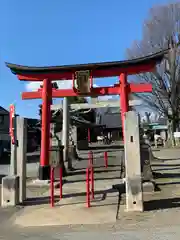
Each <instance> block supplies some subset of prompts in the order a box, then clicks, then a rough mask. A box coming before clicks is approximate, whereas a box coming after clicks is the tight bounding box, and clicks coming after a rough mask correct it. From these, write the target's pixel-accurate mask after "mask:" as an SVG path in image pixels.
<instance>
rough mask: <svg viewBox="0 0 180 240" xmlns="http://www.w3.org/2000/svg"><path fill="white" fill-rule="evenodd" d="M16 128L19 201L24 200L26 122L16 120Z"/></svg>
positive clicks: (19, 118)
mask: <svg viewBox="0 0 180 240" xmlns="http://www.w3.org/2000/svg"><path fill="white" fill-rule="evenodd" d="M16 128H17V140H18V146H17V175H18V176H19V201H20V203H23V202H24V200H25V199H26V163H27V160H26V153H27V120H26V119H25V118H22V117H17V119H16Z"/></svg>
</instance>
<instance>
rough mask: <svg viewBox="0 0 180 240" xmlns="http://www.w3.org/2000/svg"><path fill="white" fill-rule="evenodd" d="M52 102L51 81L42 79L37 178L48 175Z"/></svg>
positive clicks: (44, 177)
mask: <svg viewBox="0 0 180 240" xmlns="http://www.w3.org/2000/svg"><path fill="white" fill-rule="evenodd" d="M51 104H52V83H51V81H50V80H49V79H47V78H46V79H44V80H43V86H42V118H41V121H42V122H41V153H40V166H39V179H42V180H43V179H46V176H49V171H50V169H49V149H50V121H51Z"/></svg>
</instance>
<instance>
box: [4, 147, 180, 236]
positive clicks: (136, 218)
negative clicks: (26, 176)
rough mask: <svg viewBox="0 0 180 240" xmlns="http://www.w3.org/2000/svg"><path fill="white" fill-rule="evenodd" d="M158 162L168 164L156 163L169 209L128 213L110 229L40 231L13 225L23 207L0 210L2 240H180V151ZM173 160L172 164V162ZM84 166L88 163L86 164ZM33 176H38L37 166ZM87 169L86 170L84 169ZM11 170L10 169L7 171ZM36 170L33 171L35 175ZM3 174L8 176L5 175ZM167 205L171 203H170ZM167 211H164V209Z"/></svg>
mask: <svg viewBox="0 0 180 240" xmlns="http://www.w3.org/2000/svg"><path fill="white" fill-rule="evenodd" d="M155 154H156V156H157V157H158V158H162V159H165V161H164V162H161V163H156V164H154V165H157V166H155V167H157V168H158V169H159V170H158V171H160V172H162V173H165V174H166V177H164V179H163V181H162V179H160V180H159V183H160V184H161V187H162V188H163V189H164V191H162V194H160V195H157V196H158V198H159V199H166V200H168V205H164V200H162V201H161V204H160V207H161V209H156V210H153V211H149V212H144V213H142V214H134V215H129V214H127V213H124V214H122V215H120V219H119V220H118V221H117V222H116V224H113V225H110V224H109V225H108V224H103V225H86V226H84V225H78V226H75V225H74V226H60V227H49V226H48V227H36V228H34V227H33V228H19V227H15V226H13V225H12V222H13V220H14V218H15V217H16V216H17V214H20V213H21V207H19V208H10V209H2V208H1V209H0V223H1V224H0V239H3V240H6V239H7V240H11V239H13V240H21V239H28V240H37V239H38V240H41V239H43V240H46V239H47V240H51V239H52V240H53V239H62V240H63V239H66V240H68V239H70V240H71V239H73V240H76V239H77V240H80V239H82V240H83V239H87V240H88V239H93V238H94V240H100V239H103V240H106V239H108V240H111V239H113V240H116V239H118V240H119V239H121V240H132V239H134V240H141V239H143V240H144V239H147V240H161V239H162V240H166V239H167V240H177V239H180V237H179V236H180V228H179V225H180V217H179V216H180V190H179V184H180V177H179V175H180V159H179V156H180V150H179V149H176V150H167V149H166V150H161V151H156V152H155ZM170 159H172V160H170ZM82 164H84V163H82ZM29 166H31V167H30V168H29V169H30V171H29V172H30V173H32V174H34V171H33V169H34V166H35V165H29ZM83 167H84V166H83ZM6 169H7V167H6ZM31 170H32V171H31ZM0 173H3V174H4V172H3V171H2V168H1V171H0ZM166 202H167V201H166ZM162 208H164V209H162ZM15 213H16V214H15Z"/></svg>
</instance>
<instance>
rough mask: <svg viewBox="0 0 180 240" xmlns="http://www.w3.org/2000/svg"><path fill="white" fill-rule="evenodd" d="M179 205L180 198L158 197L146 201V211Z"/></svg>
mask: <svg viewBox="0 0 180 240" xmlns="http://www.w3.org/2000/svg"><path fill="white" fill-rule="evenodd" d="M178 207H180V198H168V199H158V200H150V201H147V202H144V210H145V211H153V210H160V209H169V208H178Z"/></svg>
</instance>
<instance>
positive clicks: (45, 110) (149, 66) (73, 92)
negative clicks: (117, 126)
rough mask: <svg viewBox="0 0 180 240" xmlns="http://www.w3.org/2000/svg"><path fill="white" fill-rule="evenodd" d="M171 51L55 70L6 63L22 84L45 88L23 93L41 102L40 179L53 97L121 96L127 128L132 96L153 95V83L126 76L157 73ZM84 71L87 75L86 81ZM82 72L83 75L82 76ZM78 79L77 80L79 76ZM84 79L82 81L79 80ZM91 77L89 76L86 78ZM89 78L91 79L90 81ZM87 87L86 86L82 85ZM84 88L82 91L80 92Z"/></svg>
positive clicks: (44, 170)
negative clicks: (104, 81) (103, 82)
mask: <svg viewBox="0 0 180 240" xmlns="http://www.w3.org/2000/svg"><path fill="white" fill-rule="evenodd" d="M168 51H169V50H165V51H161V52H158V53H156V54H152V55H149V56H146V57H142V58H137V59H133V60H128V61H117V62H104V63H90V64H79V65H68V66H56V67H27V66H20V65H16V64H11V63H6V66H7V67H8V68H10V69H11V72H12V73H13V74H15V75H17V77H18V79H19V80H21V81H43V88H42V89H39V90H38V91H36V92H24V93H22V98H23V99H42V132H41V134H42V136H41V160H40V167H41V168H42V169H40V170H42V171H40V176H39V177H40V179H46V177H47V176H49V169H48V166H49V136H50V119H51V110H50V107H51V104H52V98H57V97H60V98H62V97H68V96H82V95H83V94H82V93H86V94H85V96H103V95H120V96H121V98H120V104H121V116H122V127H124V113H126V112H127V111H128V108H129V98H128V95H129V94H130V93H135V92H151V91H152V86H151V85H150V84H133V83H128V81H127V76H128V75H132V74H139V73H144V72H151V71H153V70H154V68H155V66H156V64H157V63H160V62H161V61H162V59H163V58H164V55H165V54H166V53H168ZM82 71H84V72H88V74H87V75H86V78H84V76H83V75H81V74H82ZM80 72H81V74H80ZM75 76H76V80H77V83H78V84H79V85H78V86H82V85H83V84H81V83H84V79H86V82H88V81H89V82H90V84H89V86H88V88H87V89H88V91H87V92H84V89H85V88H81V87H78V88H76V87H75ZM77 76H78V77H77ZM79 76H81V78H79ZM87 76H88V77H87ZM114 76H119V77H120V79H119V83H118V84H115V85H114V86H109V87H98V88H94V87H93V84H92V81H93V78H104V77H114ZM70 79H72V82H73V88H72V89H64V90H62V89H55V88H53V87H52V84H51V81H59V80H70ZM87 79H88V80H87ZM83 87H84V86H83ZM79 89H82V90H83V91H79Z"/></svg>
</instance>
